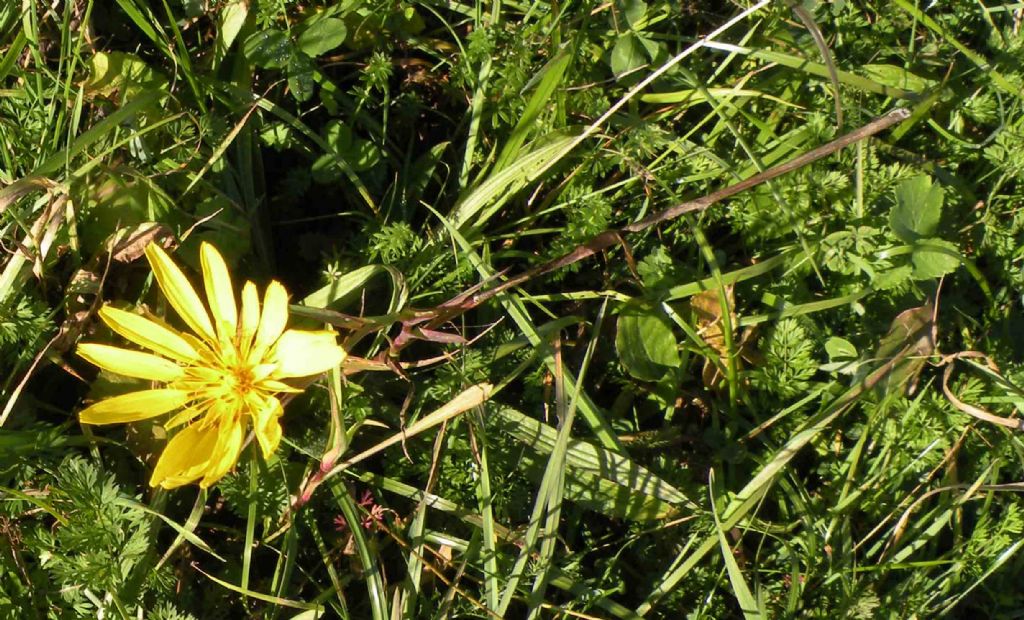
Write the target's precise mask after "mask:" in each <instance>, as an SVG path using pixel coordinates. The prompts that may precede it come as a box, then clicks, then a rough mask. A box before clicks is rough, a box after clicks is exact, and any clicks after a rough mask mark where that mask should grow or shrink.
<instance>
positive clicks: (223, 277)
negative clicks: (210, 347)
mask: <svg viewBox="0 0 1024 620" xmlns="http://www.w3.org/2000/svg"><path fill="white" fill-rule="evenodd" d="M199 261H200V262H201V263H202V265H203V285H204V286H205V288H206V299H207V301H208V302H209V303H210V311H211V313H212V314H213V323H214V325H216V327H217V333H218V334H219V335H220V338H221V341H222V342H231V341H232V340H234V338H235V331H236V330H237V329H238V309H237V307H236V306H235V291H234V289H233V288H231V274H230V273H228V266H227V265H226V264H225V263H224V257H222V256H221V255H220V252H218V251H217V248H215V247H213V245H211V244H209V243H206V242H205V241H204V242H203V244H202V245H201V246H200V248H199Z"/></svg>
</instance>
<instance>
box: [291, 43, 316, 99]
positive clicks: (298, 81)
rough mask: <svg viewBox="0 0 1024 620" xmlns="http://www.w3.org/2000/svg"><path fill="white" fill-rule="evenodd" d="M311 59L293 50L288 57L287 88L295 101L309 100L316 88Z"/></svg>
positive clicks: (314, 68)
mask: <svg viewBox="0 0 1024 620" xmlns="http://www.w3.org/2000/svg"><path fill="white" fill-rule="evenodd" d="M315 70H316V66H315V65H314V64H313V60H312V59H311V58H310V57H309V56H306V55H305V54H303V53H302V52H295V53H294V54H292V56H291V58H289V59H288V90H289V91H291V93H292V97H294V98H295V100H296V101H309V99H310V98H311V97H312V96H313V92H314V91H315V89H316V81H315V80H314V79H313V72H314V71H315Z"/></svg>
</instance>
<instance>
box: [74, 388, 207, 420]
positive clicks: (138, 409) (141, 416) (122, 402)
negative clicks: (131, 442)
mask: <svg viewBox="0 0 1024 620" xmlns="http://www.w3.org/2000/svg"><path fill="white" fill-rule="evenodd" d="M189 394H190V393H189V392H188V391H187V390H173V389H167V388H164V389H160V390H142V391H140V392H130V393H128V394H121V395H120V396H114V397H112V398H107V399H105V400H101V401H100V402H98V403H96V404H94V405H90V406H88V407H86V408H85V409H82V410H81V411H80V412H79V413H78V419H79V420H80V421H81V422H82V423H83V424H118V423H121V422H136V421H138V420H145V419H147V418H152V417H155V416H158V415H160V414H162V413H167V412H168V411H173V410H175V409H177V408H178V407H181V406H183V405H184V404H185V403H187V402H188V399H189Z"/></svg>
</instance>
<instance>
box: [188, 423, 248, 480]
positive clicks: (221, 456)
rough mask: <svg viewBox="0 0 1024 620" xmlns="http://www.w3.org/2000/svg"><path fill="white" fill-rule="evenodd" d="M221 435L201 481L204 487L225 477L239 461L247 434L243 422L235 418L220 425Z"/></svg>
mask: <svg viewBox="0 0 1024 620" xmlns="http://www.w3.org/2000/svg"><path fill="white" fill-rule="evenodd" d="M219 435H220V437H218V439H217V447H216V448H215V449H214V451H213V456H211V457H210V461H209V462H208V463H207V467H206V471H205V473H204V475H203V479H202V480H200V481H199V486H200V488H203V489H205V488H208V487H209V486H210V485H211V484H213V483H215V482H217V481H218V480H220V479H221V478H223V477H224V474H226V473H228V470H229V469H231V468H232V467H234V466H235V463H236V462H238V455H239V453H240V452H241V451H242V438H243V436H244V435H245V432H244V428H243V426H242V424H240V423H239V422H235V421H233V420H229V421H226V422H224V423H222V424H221V425H220V431H219Z"/></svg>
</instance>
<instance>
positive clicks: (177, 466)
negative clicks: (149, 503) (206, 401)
mask: <svg viewBox="0 0 1024 620" xmlns="http://www.w3.org/2000/svg"><path fill="white" fill-rule="evenodd" d="M218 437H219V433H218V432H217V427H216V426H206V427H204V426H202V425H201V424H193V425H191V426H188V427H186V428H183V429H181V431H180V432H179V433H178V434H177V435H175V436H174V437H172V438H171V440H170V441H168V442H167V447H165V448H164V451H163V454H161V455H160V460H158V461H157V463H156V467H155V468H154V469H153V475H152V476H151V477H150V479H149V485H150V486H154V487H155V486H157V485H159V486H162V487H164V488H165V489H172V488H174V487H179V486H181V485H183V484H188V483H189V482H192V481H193V480H196V479H197V478H199V477H201V476H202V475H203V472H204V471H205V470H206V467H207V464H208V463H209V461H210V458H211V457H212V456H213V451H214V448H215V447H216V446H217V439H218Z"/></svg>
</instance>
